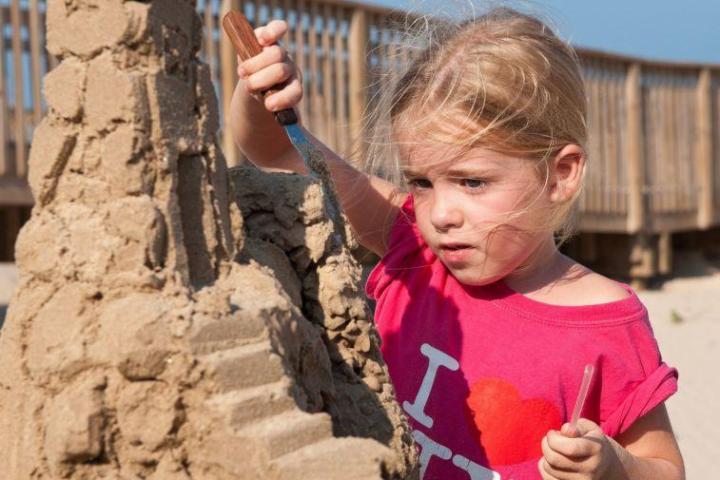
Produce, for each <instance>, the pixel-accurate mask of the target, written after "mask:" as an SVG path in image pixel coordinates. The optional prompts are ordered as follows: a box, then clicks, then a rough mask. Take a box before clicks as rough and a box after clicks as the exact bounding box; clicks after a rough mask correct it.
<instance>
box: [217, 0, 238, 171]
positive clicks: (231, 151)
mask: <svg viewBox="0 0 720 480" xmlns="http://www.w3.org/2000/svg"><path fill="white" fill-rule="evenodd" d="M240 7H241V6H240V2H238V1H237V0H222V5H221V7H220V18H223V17H225V14H226V13H227V12H229V11H231V10H240ZM220 65H221V66H222V74H221V92H222V105H221V108H220V110H221V111H222V112H223V119H224V122H223V137H222V145H223V151H224V154H225V161H226V162H227V164H228V165H230V166H235V165H237V164H238V163H240V158H239V157H240V156H239V152H238V149H237V147H236V146H235V142H234V141H233V138H232V132H231V131H230V129H229V128H228V125H230V109H229V106H230V101H231V100H232V96H233V92H234V91H235V86H236V85H237V56H236V54H235V48H234V47H233V45H232V43H231V42H230V39H229V38H228V36H227V35H225V34H224V33H223V32H221V33H220Z"/></svg>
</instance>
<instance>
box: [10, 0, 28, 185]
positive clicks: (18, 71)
mask: <svg viewBox="0 0 720 480" xmlns="http://www.w3.org/2000/svg"><path fill="white" fill-rule="evenodd" d="M10 21H11V22H12V57H13V73H14V80H15V85H14V87H15V128H14V129H13V130H14V131H13V134H14V135H13V137H14V140H15V142H14V143H15V174H16V175H17V176H18V177H20V178H24V177H25V173H26V170H27V168H26V167H27V165H26V161H25V102H24V98H23V97H24V95H23V94H24V92H25V83H24V82H23V67H22V55H23V48H22V39H21V33H22V24H21V22H20V3H19V2H17V1H15V2H12V3H11V4H10Z"/></svg>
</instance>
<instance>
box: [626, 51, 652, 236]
mask: <svg viewBox="0 0 720 480" xmlns="http://www.w3.org/2000/svg"><path fill="white" fill-rule="evenodd" d="M641 73H642V71H641V66H640V64H639V63H632V64H630V67H629V69H628V74H627V79H626V80H625V82H626V83H625V96H626V98H627V147H626V148H627V151H626V156H627V159H628V172H629V179H628V181H629V193H628V196H629V198H628V218H627V231H628V233H630V234H635V233H639V232H640V231H642V230H643V229H645V227H646V218H645V216H646V213H647V212H646V210H645V205H646V202H645V191H646V185H645V158H644V155H643V125H642V122H643V117H642V108H643V102H642V86H641V85H640V77H641Z"/></svg>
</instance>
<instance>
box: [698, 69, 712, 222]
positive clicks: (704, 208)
mask: <svg viewBox="0 0 720 480" xmlns="http://www.w3.org/2000/svg"><path fill="white" fill-rule="evenodd" d="M696 101H697V120H696V121H697V136H696V143H695V158H696V159H697V172H698V186H699V188H700V193H699V195H698V197H699V198H698V226H699V227H700V228H701V229H706V228H709V227H710V225H711V224H712V221H713V218H714V217H715V212H714V208H715V205H714V202H713V179H714V178H715V174H714V172H713V134H712V120H713V117H712V113H713V112H712V101H713V98H712V74H711V72H710V69H709V68H703V69H702V70H700V75H699V78H698V83H697V86H696ZM716 188H717V186H716Z"/></svg>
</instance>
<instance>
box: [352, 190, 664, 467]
mask: <svg viewBox="0 0 720 480" xmlns="http://www.w3.org/2000/svg"><path fill="white" fill-rule="evenodd" d="M625 288H627V290H628V292H629V295H628V297H627V298H625V299H622V300H618V301H615V302H611V303H605V304H599V305H588V306H574V307H569V306H556V305H549V304H545V303H540V302H537V301H534V300H531V299H530V298H528V297H526V296H523V295H521V294H518V293H516V292H514V291H513V290H511V289H510V288H509V287H507V286H506V285H505V284H504V283H502V282H497V283H494V284H491V285H486V286H481V287H473V286H466V285H463V284H461V283H459V282H458V281H457V280H456V279H455V278H454V277H453V276H452V275H451V274H450V273H449V272H448V270H447V269H446V268H445V266H444V265H443V263H442V262H441V261H440V260H439V259H438V258H437V257H436V256H435V255H434V254H433V253H432V251H431V250H430V248H429V247H428V246H427V244H425V242H424V241H423V239H422V237H421V235H420V232H419V231H418V229H417V226H416V225H415V223H414V213H413V209H412V200H411V198H409V199H408V201H407V202H405V205H403V208H402V211H401V212H400V214H399V215H398V218H397V220H396V221H395V225H394V226H393V230H392V232H391V235H390V242H389V248H388V251H387V253H386V254H385V256H384V257H383V258H382V260H381V262H380V263H379V264H378V265H377V266H376V267H375V269H374V270H373V272H372V273H371V275H370V277H369V279H368V282H367V286H366V291H367V294H368V296H369V297H371V298H374V299H376V301H377V305H376V313H375V322H376V324H377V328H378V331H379V333H380V336H381V338H382V347H381V348H382V353H383V355H384V357H385V361H386V362H387V365H388V368H389V371H390V376H391V378H392V381H393V383H394V385H395V389H396V393H397V398H398V401H399V402H400V405H401V406H402V408H403V410H404V411H405V413H406V414H407V416H408V418H409V419H410V422H411V425H412V427H413V437H414V438H415V440H416V442H417V444H418V446H419V449H420V457H421V463H422V465H423V471H424V477H423V478H424V479H425V480H430V479H432V480H453V479H468V478H469V479H471V480H481V479H482V480H491V479H493V480H496V479H500V478H502V479H503V480H530V479H540V478H541V477H540V474H539V473H538V470H537V463H538V460H539V459H540V457H541V456H542V451H541V447H540V445H541V441H542V438H543V436H544V435H545V434H546V433H547V431H548V430H550V429H559V428H560V426H561V425H562V424H563V423H564V422H566V421H569V419H570V416H571V415H572V410H573V408H574V406H575V400H576V398H577V394H578V391H579V389H580V383H581V381H582V377H583V369H584V366H585V365H587V364H592V365H594V367H595V375H594V378H593V381H592V383H591V385H590V390H589V393H588V397H587V401H586V404H585V408H584V410H583V412H582V416H583V417H585V418H588V419H590V420H593V421H594V422H596V423H598V424H599V425H600V426H601V427H602V429H603V431H604V432H605V433H606V434H607V435H609V436H611V437H612V436H617V435H618V434H619V433H621V432H623V431H625V430H626V429H627V428H628V427H629V426H630V425H632V423H633V422H634V421H635V420H637V419H638V418H639V417H641V416H642V415H644V414H645V413H647V412H648V411H650V410H651V409H652V408H653V407H655V406H657V405H658V404H660V403H661V402H663V401H664V400H666V399H667V398H668V397H669V396H670V395H672V394H673V393H674V392H675V391H676V390H677V371H676V370H675V369H673V368H670V367H668V366H667V365H666V364H665V363H663V362H662V360H661V357H660V353H659V351H658V346H657V343H656V341H655V338H654V337H653V332H652V328H651V326H650V323H649V321H648V315H647V310H646V309H645V307H644V306H643V305H642V303H641V302H640V301H639V300H638V298H637V296H636V295H635V293H634V292H633V291H632V290H631V289H630V287H628V286H625Z"/></svg>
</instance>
